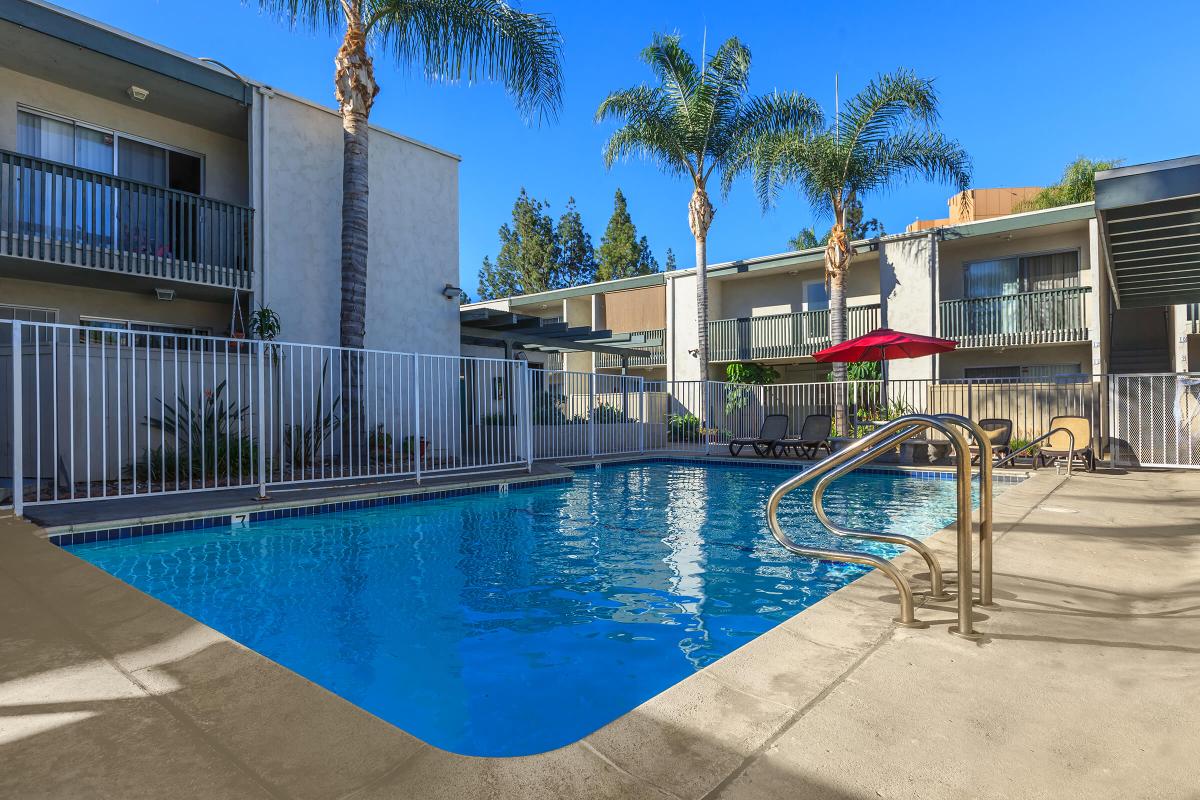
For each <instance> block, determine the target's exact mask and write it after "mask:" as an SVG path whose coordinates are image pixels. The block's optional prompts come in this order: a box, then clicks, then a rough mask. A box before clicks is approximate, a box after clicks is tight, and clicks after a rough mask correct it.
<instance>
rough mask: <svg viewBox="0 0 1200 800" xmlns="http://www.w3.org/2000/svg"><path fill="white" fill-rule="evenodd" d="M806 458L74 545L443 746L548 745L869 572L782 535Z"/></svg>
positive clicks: (585, 479) (876, 525)
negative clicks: (778, 534) (789, 486)
mask: <svg viewBox="0 0 1200 800" xmlns="http://www.w3.org/2000/svg"><path fill="white" fill-rule="evenodd" d="M789 474H790V473H789V472H786V471H782V470H776V469H763V468H749V467H745V466H736V465H717V464H705V465H688V464H680V463H645V462H643V463H636V464H627V465H619V466H608V467H605V468H603V469H602V470H599V471H593V470H590V469H589V470H585V471H580V472H579V473H578V474H577V475H576V477H575V478H574V480H573V481H571V482H569V483H562V484H555V485H548V486H539V487H536V488H528V489H522V488H519V487H514V488H513V489H512V491H510V492H508V493H507V494H500V495H498V494H490V495H474V496H468V497H459V498H452V499H442V500H430V501H427V502H421V503H410V504H406V505H394V506H381V507H377V508H371V509H364V510H359V511H348V512H345V511H344V512H338V513H331V514H321V515H316V516H306V517H296V518H288V519H276V520H271V521H267V522H259V523H255V524H253V525H251V526H241V527H226V528H209V529H206V530H200V531H194V532H179V533H170V534H162V535H156V536H142V537H137V538H132V539H122V540H118V541H109V542H99V543H94V544H81V545H73V546H70V547H68V548H67V549H68V550H69V551H70V552H72V553H74V554H75V555H77V556H79V557H80V558H83V559H85V560H87V561H89V562H91V563H93V564H95V565H96V566H98V567H100V568H102V569H104V570H106V571H108V572H109V573H111V574H113V575H115V576H116V577H118V578H120V579H122V580H124V581H127V582H128V583H130V584H132V585H133V586H136V587H137V588H139V589H141V590H142V591H144V592H146V593H148V594H150V595H153V596H154V597H157V598H159V599H160V600H162V601H164V602H166V603H168V604H170V605H172V606H174V607H175V608H178V609H179V610H181V611H183V612H184V613H187V614H189V615H191V616H192V617H194V618H196V619H198V620H200V621H201V622H204V623H206V624H208V625H210V626H212V627H213V628H215V629H217V630H219V631H221V632H222V633H224V634H225V635H227V636H229V637H231V638H233V639H235V640H237V641H239V642H241V643H243V644H245V645H246V646H248V647H250V648H252V649H254V650H256V651H258V652H260V653H262V654H264V655H266V656H267V657H269V658H271V659H274V660H275V661H277V662H279V663H280V664H283V665H284V666H286V667H288V668H290V669H292V670H294V671H295V672H297V673H299V674H301V675H303V676H305V677H306V678H309V679H310V680H312V681H314V682H316V683H318V684H320V685H321V686H324V687H325V688H327V689H329V690H330V691H333V692H335V693H337V694H339V695H341V696H342V697H344V698H346V699H347V700H349V701H351V702H353V703H355V704H357V705H359V706H361V707H362V708H365V709H366V710H368V711H370V712H372V713H374V714H376V715H378V716H380V717H382V718H384V719H386V720H388V721H390V722H392V723H394V724H395V725H397V726H399V727H401V728H403V729H405V730H407V731H408V732H410V733H412V734H413V735H415V736H418V737H420V738H421V739H423V740H425V741H427V742H429V743H430V744H433V745H435V746H437V747H441V748H444V749H446V750H451V751H454V752H457V753H463V754H467V755H479V756H512V755H526V754H531V753H536V752H541V751H544V750H549V749H552V748H555V747H559V746H562V745H566V744H569V743H571V742H573V741H575V740H577V739H579V738H581V737H583V736H586V735H587V734H588V733H590V732H592V731H594V730H595V729H597V728H599V727H601V726H602V725H604V724H605V723H607V722H610V721H611V720H613V719H615V718H617V717H619V716H620V715H621V714H623V713H625V712H626V711H629V710H630V709H632V708H633V707H635V706H637V705H639V704H640V703H642V702H643V701H645V700H647V699H649V698H650V697H652V696H653V695H655V694H658V693H659V692H661V691H662V690H664V689H666V688H667V687H669V686H671V685H672V684H674V683H677V682H678V681H679V680H681V679H683V678H685V677H687V676H688V675H690V674H691V673H693V672H694V671H696V670H698V669H701V668H702V667H704V666H706V665H707V664H710V663H712V662H713V661H715V660H716V659H718V658H720V657H721V656H723V655H725V654H727V653H729V652H731V651H732V650H734V649H735V648H737V647H739V646H740V645H742V644H745V643H746V642H747V641H749V640H751V639H753V638H754V637H755V636H758V635H759V634H761V633H763V632H765V631H766V630H768V629H770V628H771V627H773V626H775V625H777V624H778V623H780V622H781V621H783V620H784V619H786V618H788V617H790V616H792V615H794V614H796V613H798V612H800V611H801V610H803V609H804V608H806V607H808V606H810V605H812V604H813V603H815V602H816V601H818V600H820V599H821V598H823V597H825V596H826V595H828V594H830V593H831V592H833V591H835V590H837V589H838V588H840V587H841V586H844V585H845V584H847V583H849V582H850V581H852V580H854V579H855V578H857V577H859V576H861V575H863V574H864V573H865V572H866V570H865V569H863V568H861V567H856V566H853V565H848V564H836V563H828V562H821V561H814V560H809V559H804V558H800V557H797V556H794V555H791V554H789V553H788V552H787V551H786V550H784V549H783V548H782V547H780V546H779V545H778V544H777V543H776V542H775V540H774V539H773V538H772V537H771V535H770V533H769V531H768V530H767V528H766V524H765V521H764V515H763V506H764V504H765V502H766V499H767V496H768V495H769V494H770V492H771V490H772V489H773V488H774V487H775V486H776V485H777V484H778V483H780V482H781V481H782V480H783V479H784V478H785V477H786V476H787V475H789ZM810 497H811V494H810V493H809V492H808V491H807V490H806V489H802V490H800V491H797V492H795V493H793V494H792V495H791V496H789V498H788V499H787V500H786V501H785V502H784V504H783V507H782V508H781V514H780V518H781V521H782V522H783V524H784V527H785V529H786V530H788V531H789V532H790V533H791V534H792V535H793V537H794V538H796V539H797V540H798V541H802V542H808V543H814V544H817V545H818V546H822V547H831V548H834V549H839V548H844V547H845V546H846V545H845V542H842V541H841V540H838V539H837V538H836V537H833V536H830V535H829V534H827V533H826V532H825V531H824V529H823V528H821V527H820V525H819V524H818V523H817V522H816V520H815V518H813V516H812V512H811V506H810V505H809V503H808V501H809V498H810ZM826 497H827V499H826V508H827V509H828V510H829V512H830V515H831V517H833V518H834V519H836V520H839V521H845V522H847V523H848V524H850V525H852V526H855V527H864V528H870V529H875V530H887V531H893V532H902V533H907V534H909V535H913V536H918V537H923V536H926V535H929V534H931V533H934V532H935V531H937V530H940V529H941V528H943V527H945V526H946V525H947V524H949V523H951V522H952V521H953V519H954V482H953V481H950V480H939V479H931V478H920V477H914V476H911V475H905V474H900V473H861V472H859V473H853V474H851V475H849V476H847V477H845V478H841V479H839V480H838V481H836V482H835V483H834V484H833V486H832V487H831V489H830V490H829V492H828V493H827V495H826ZM862 549H870V550H871V551H873V552H876V553H880V554H885V555H893V554H895V553H896V552H898V548H894V547H891V546H888V545H881V544H865V543H864V545H863V547H862ZM881 613H886V610H885V611H882V612H881Z"/></svg>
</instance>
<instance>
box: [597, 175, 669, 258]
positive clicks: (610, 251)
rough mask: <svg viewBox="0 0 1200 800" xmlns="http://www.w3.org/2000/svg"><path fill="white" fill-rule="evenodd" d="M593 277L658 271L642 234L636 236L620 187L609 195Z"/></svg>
mask: <svg viewBox="0 0 1200 800" xmlns="http://www.w3.org/2000/svg"><path fill="white" fill-rule="evenodd" d="M597 256H598V258H597V264H596V280H598V281H609V280H614V279H616V278H628V277H630V276H632V275H648V274H650V273H652V272H658V262H657V261H655V259H654V256H653V255H652V254H651V253H650V247H649V245H648V244H647V243H646V237H645V236H643V237H642V238H641V239H638V235H637V227H636V226H634V224H633V219H632V218H631V217H630V216H629V206H628V205H627V204H626V202H625V195H624V194H623V193H622V192H621V190H620V189H617V193H616V194H615V195H614V196H613V213H612V216H611V217H610V218H609V220H608V227H607V228H605V230H604V238H603V239H601V240H600V249H599V250H598V251H597Z"/></svg>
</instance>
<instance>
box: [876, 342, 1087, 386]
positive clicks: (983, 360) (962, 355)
mask: <svg viewBox="0 0 1200 800" xmlns="http://www.w3.org/2000/svg"><path fill="white" fill-rule="evenodd" d="M938 359H939V361H940V367H939V371H940V374H939V377H941V378H962V377H964V371H965V370H966V369H967V368H970V367H1011V366H1032V365H1035V364H1079V370H1080V371H1081V372H1084V373H1088V372H1091V367H1092V364H1091V359H1092V347H1091V344H1090V343H1088V342H1084V343H1081V344H1066V345H1040V346H1038V347H1007V348H1003V349H998V348H986V349H985V348H978V349H968V350H955V351H954V352H953V353H946V354H945V355H942V356H939V357H938ZM917 360H920V359H917ZM892 375H893V377H895V373H894V372H893V373H892Z"/></svg>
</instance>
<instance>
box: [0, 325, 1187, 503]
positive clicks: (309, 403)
mask: <svg viewBox="0 0 1200 800" xmlns="http://www.w3.org/2000/svg"><path fill="white" fill-rule="evenodd" d="M1197 398H1200V375H1186V374H1179V375H1174V374H1171V375H1152V376H1108V375H1096V376H1088V375H1083V376H1061V377H1058V378H1055V379H1045V380H1035V381H1029V380H1017V379H1012V380H1009V379H971V380H896V381H844V382H833V381H829V382H813V383H793V384H776V385H769V386H748V385H741V384H731V383H722V382H718V381H654V382H647V381H645V380H644V379H643V378H641V377H637V376H626V375H606V374H599V373H588V372H568V371H562V370H533V369H530V367H529V365H528V363H527V362H525V361H519V360H505V359H489V358H470V357H460V356H439V355H421V354H414V353H399V352H389V351H382V350H356V349H347V348H339V347H324V346H319V345H308V344H296V343H284V342H262V341H246V340H242V339H225V338H218V337H208V336H179V335H174V334H166V333H151V332H132V331H117V330H105V329H98V328H90V327H80V326H74V325H57V324H52V323H31V322H8V321H3V322H0V420H2V421H3V425H0V502H6V500H5V497H4V495H5V493H6V491H5V490H7V489H9V488H10V487H11V488H12V489H13V490H12V491H10V492H7V493H8V494H10V495H11V497H10V498H9V499H8V500H7V502H11V503H12V504H13V506H14V507H15V508H16V510H17V511H18V512H20V510H21V508H22V507H23V505H25V504H40V503H61V502H70V501H80V500H100V499H109V498H123V497H139V496H150V495H164V494H171V493H181V492H198V491H211V490H225V489H236V488H243V489H246V488H251V489H256V490H257V492H256V493H257V494H258V495H260V496H261V495H265V494H267V492H268V491H269V489H270V487H271V486H276V485H282V484H296V483H314V482H321V481H329V482H337V481H343V480H346V479H352V480H361V479H368V480H369V479H390V478H415V479H416V480H417V481H418V482H419V481H420V480H421V479H422V477H423V476H426V475H433V474H444V473H451V472H470V471H476V470H488V469H513V468H521V467H524V468H526V469H532V466H533V462H534V461H535V460H555V459H577V458H594V457H599V456H611V455H619V454H627V453H647V452H664V451H666V452H669V451H694V452H718V451H719V450H721V449H723V446H724V445H725V444H727V443H728V442H729V441H730V439H732V438H737V437H753V436H755V435H757V433H758V431H759V429H760V428H761V426H762V423H763V420H764V419H765V418H766V416H767V415H769V414H785V415H787V417H788V418H789V432H790V433H791V434H792V435H795V434H798V433H799V432H800V430H801V429H802V427H803V425H804V420H805V418H806V417H807V416H808V415H810V414H825V415H830V416H834V412H835V410H836V409H837V408H838V407H842V408H845V409H846V412H847V413H846V415H847V420H848V423H847V424H848V426H849V427H848V428H847V429H846V430H844V431H843V430H838V429H837V428H836V427H835V429H834V430H833V431H832V434H833V436H835V437H849V438H858V437H861V436H864V435H866V434H867V433H869V432H870V431H871V430H873V429H874V428H875V427H876V426H878V425H879V424H881V423H884V422H886V421H888V420H891V419H895V418H897V417H899V416H902V415H905V414H913V413H921V414H958V415H961V416H965V417H968V418H971V419H975V420H981V419H989V418H992V419H996V418H998V419H1004V420H1008V421H1010V422H1011V427H1012V438H1013V443H1014V446H1016V444H1018V443H1019V442H1020V441H1021V440H1026V441H1028V440H1032V439H1034V438H1036V437H1037V436H1039V435H1041V434H1043V433H1045V432H1047V431H1048V430H1049V429H1050V422H1051V420H1052V419H1053V418H1054V417H1056V416H1082V417H1086V418H1087V419H1088V420H1089V421H1090V422H1091V425H1092V432H1093V435H1092V441H1091V442H1090V443H1089V444H1090V445H1091V446H1092V447H1093V448H1094V449H1095V451H1096V453H1097V454H1103V453H1105V452H1107V453H1110V454H1111V456H1112V458H1113V460H1114V462H1115V463H1118V464H1122V465H1132V466H1137V465H1170V466H1200V405H1198V403H1200V401H1198V400H1197ZM1106 406H1107V410H1106ZM835 425H836V423H835ZM6 467H8V468H9V469H8V474H7V475H5V474H4V472H5V468H6ZM4 478H9V479H10V480H9V481H5V480H4Z"/></svg>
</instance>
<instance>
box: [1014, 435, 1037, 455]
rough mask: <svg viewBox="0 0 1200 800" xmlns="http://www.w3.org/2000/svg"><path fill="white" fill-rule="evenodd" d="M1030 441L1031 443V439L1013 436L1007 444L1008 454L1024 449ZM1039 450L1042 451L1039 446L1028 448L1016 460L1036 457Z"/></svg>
mask: <svg viewBox="0 0 1200 800" xmlns="http://www.w3.org/2000/svg"><path fill="white" fill-rule="evenodd" d="M1031 441H1033V440H1032V439H1023V438H1021V437H1019V436H1014V437H1013V438H1012V439H1011V440H1010V441H1009V443H1008V446H1009V448H1010V449H1009V452H1010V453H1015V452H1017V451H1018V450H1020V449H1021V448H1022V447H1025V446H1026V445H1028V444H1029V443H1030V442H1031ZM1041 449H1042V446H1041V445H1040V444H1035V445H1034V446H1033V447H1031V448H1029V449H1028V450H1026V451H1025V452H1024V453H1022V454H1021V455H1020V456H1018V458H1032V457H1033V456H1036V455H1037V454H1038V451H1040V450H1041Z"/></svg>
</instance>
